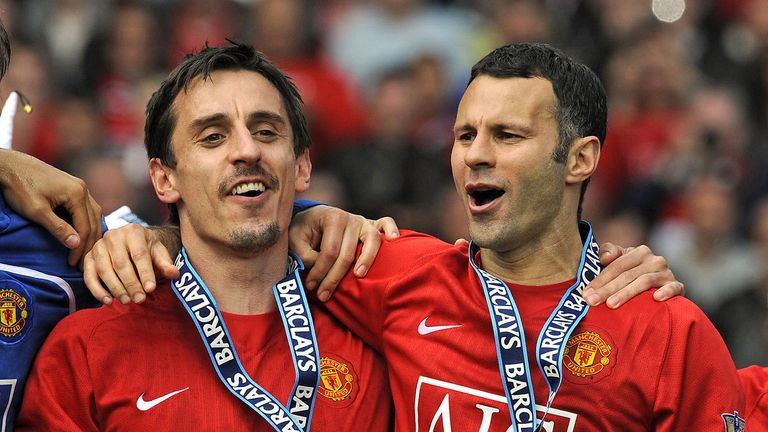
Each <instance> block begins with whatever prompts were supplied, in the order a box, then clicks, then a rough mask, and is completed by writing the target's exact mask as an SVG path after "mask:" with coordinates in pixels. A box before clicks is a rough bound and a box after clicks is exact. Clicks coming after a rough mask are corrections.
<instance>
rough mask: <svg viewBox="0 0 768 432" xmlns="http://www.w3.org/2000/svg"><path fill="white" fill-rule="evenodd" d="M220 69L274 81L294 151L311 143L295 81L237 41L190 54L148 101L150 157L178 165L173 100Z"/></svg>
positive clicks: (146, 129) (173, 212)
mask: <svg viewBox="0 0 768 432" xmlns="http://www.w3.org/2000/svg"><path fill="white" fill-rule="evenodd" d="M220 70H233V71H237V70H248V71H253V72H257V73H259V74H260V75H262V76H263V77H264V78H266V79H267V80H268V81H269V82H270V83H272V85H274V86H275V88H276V89H277V91H278V92H280V97H281V99H282V101H283V105H284V106H285V110H286V112H287V113H288V120H289V121H290V124H291V130H292V131H293V152H294V154H295V155H296V156H297V157H298V156H299V155H300V154H301V153H303V152H304V151H305V150H307V149H308V148H309V147H310V144H311V141H310V138H309V132H308V130H307V119H306V117H305V116H304V110H303V102H302V99H301V95H300V94H299V91H298V90H297V89H296V86H295V85H294V84H293V81H291V79H290V78H289V77H288V76H287V75H285V74H284V73H283V72H282V71H280V69H278V68H277V67H276V66H275V65H274V64H272V62H270V61H269V60H268V59H267V58H266V57H265V56H264V54H262V53H260V52H258V51H256V49H254V48H253V47H252V46H250V45H244V44H238V43H233V44H232V46H227V47H209V46H206V47H205V48H203V49H202V50H201V51H200V52H198V53H191V54H188V55H186V56H185V57H184V59H183V60H182V62H181V64H179V65H178V66H177V67H176V69H174V70H173V71H171V73H170V74H169V75H168V78H166V79H165V80H164V81H163V82H162V84H160V88H159V89H158V90H157V91H156V92H155V93H154V94H153V95H152V97H151V98H150V100H149V103H148V104H147V112H146V114H147V118H146V122H145V124H144V146H145V147H146V149H147V156H148V157H149V158H150V159H151V158H159V159H160V160H161V161H162V162H163V164H164V165H166V166H168V167H170V168H175V167H176V157H175V155H174V153H173V146H172V145H171V136H172V135H173V130H174V128H175V127H176V115H175V113H174V110H173V102H174V100H175V99H176V96H178V94H179V92H181V91H185V92H186V91H187V89H188V88H189V85H190V84H191V83H192V81H193V80H195V79H196V78H197V77H202V78H203V79H209V78H210V76H211V74H212V73H213V72H216V71H220ZM169 207H170V210H171V214H170V217H169V219H170V222H172V223H178V212H177V210H176V206H175V205H173V204H171V205H170V206H169Z"/></svg>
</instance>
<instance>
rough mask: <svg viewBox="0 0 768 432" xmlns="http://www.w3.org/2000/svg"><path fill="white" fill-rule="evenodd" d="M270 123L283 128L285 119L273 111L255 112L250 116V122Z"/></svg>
mask: <svg viewBox="0 0 768 432" xmlns="http://www.w3.org/2000/svg"><path fill="white" fill-rule="evenodd" d="M254 121H269V122H272V123H277V124H279V125H281V126H283V125H285V123H286V122H285V119H284V118H283V116H281V115H280V114H278V113H276V112H273V111H254V112H252V113H250V114H248V122H249V123H250V122H254Z"/></svg>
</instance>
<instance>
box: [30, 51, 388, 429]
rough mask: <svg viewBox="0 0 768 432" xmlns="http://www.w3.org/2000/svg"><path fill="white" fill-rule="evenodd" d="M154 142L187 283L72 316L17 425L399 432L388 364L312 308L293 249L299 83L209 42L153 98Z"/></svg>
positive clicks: (47, 351)
mask: <svg viewBox="0 0 768 432" xmlns="http://www.w3.org/2000/svg"><path fill="white" fill-rule="evenodd" d="M146 145H147V151H148V155H149V157H150V176H151V178H152V182H153V185H154V187H155V190H156V193H157V195H158V197H159V198H160V199H161V201H163V202H165V203H168V204H169V205H171V206H172V209H173V210H172V214H173V215H174V216H175V217H177V221H178V223H179V226H180V233H181V241H182V246H183V249H182V252H181V253H180V255H179V257H178V258H177V260H176V265H177V267H178V268H179V271H180V273H181V275H180V277H179V278H178V279H177V280H176V281H174V283H173V284H172V287H171V288H172V289H159V290H157V291H156V292H155V293H152V294H150V295H149V298H148V299H147V301H146V304H145V305H143V306H137V305H119V304H116V305H113V306H108V307H103V308H99V309H95V310H89V311H83V312H79V313H76V314H74V315H72V316H71V317H69V318H66V319H65V320H64V321H62V322H61V324H60V325H59V326H57V327H56V329H55V330H54V331H53V333H52V334H51V336H50V337H49V339H48V340H47V342H46V343H45V345H44V346H43V348H42V350H41V351H40V353H39V355H38V358H37V360H36V362H35V366H34V368H33V372H32V375H31V376H30V379H29V382H28V384H27V392H26V397H25V399H24V402H23V406H22V412H21V415H20V417H19V421H18V424H17V428H18V430H137V429H139V430H185V429H188V430H245V429H255V430H268V429H269V428H273V429H276V430H281V431H293V430H295V431H298V430H308V429H309V427H310V425H311V426H313V430H318V431H322V430H334V431H337V430H350V431H351V430H371V431H385V430H388V429H389V427H390V425H391V419H390V404H391V402H390V396H389V390H388V386H387V381H386V377H385V372H384V371H385V369H384V366H383V362H382V360H381V358H380V357H378V356H377V355H376V354H375V353H374V352H373V351H372V350H371V349H370V348H368V347H367V346H366V345H364V344H363V343H362V342H361V341H360V340H359V339H357V338H355V337H354V336H353V335H352V334H351V333H350V332H349V331H348V330H346V329H345V328H343V327H341V326H340V324H338V323H337V322H336V321H334V320H333V319H332V318H330V317H329V316H328V315H326V314H325V313H323V312H322V311H317V310H316V309H314V308H313V309H312V311H311V312H310V308H309V307H308V306H307V303H306V299H305V298H304V296H303V294H302V290H301V284H300V281H299V280H298V277H297V274H298V270H297V268H300V263H299V262H298V261H297V260H296V259H295V258H293V257H292V255H289V252H288V235H287V229H288V224H289V222H290V219H291V210H292V203H293V199H294V195H295V193H296V192H299V191H302V190H304V189H306V188H307V187H308V185H309V176H310V171H311V163H310V161H309V155H308V147H309V138H308V136H307V132H306V121H305V119H304V115H303V113H302V110H301V101H300V97H299V95H298V92H297V91H296V89H295V87H294V86H293V84H292V83H291V82H290V80H288V79H287V77H286V76H285V75H283V74H282V73H281V72H280V71H279V70H278V69H276V68H275V67H274V66H273V65H272V64H271V63H269V62H268V61H267V60H266V59H265V58H264V57H263V56H261V55H260V54H258V53H256V52H255V51H254V50H253V48H251V47H247V46H242V45H236V46H232V47H228V48H206V49H204V50H203V51H202V52H200V53H199V54H196V55H193V56H190V57H189V58H187V59H186V60H185V61H184V62H183V63H182V64H181V65H180V66H179V67H178V68H176V69H175V70H174V71H173V72H172V73H171V74H170V76H169V77H168V79H167V80H166V81H164V82H163V84H162V85H161V87H160V89H159V90H158V91H157V92H156V93H155V95H153V97H152V100H151V101H150V103H149V106H148V110H147V123H146ZM273 286H274V289H273ZM273 294H274V295H273ZM273 297H274V299H273ZM275 299H276V300H277V301H275ZM276 303H277V305H276ZM276 306H277V307H276ZM136 328H140V329H141V331H140V333H139V334H137V333H136V332H135V331H134V330H135V329H136ZM317 339H319V340H320V341H322V344H321V345H320V347H319V349H318V345H317ZM137 359H138V363H134V361H136V360H137ZM291 364H293V365H294V367H293V369H294V373H295V376H296V380H295V382H294V383H292V382H291V380H290V379H287V376H288V375H290V374H291V371H290V369H291V367H290V365H291ZM52 370H55V371H56V373H50V372H51V371H52Z"/></svg>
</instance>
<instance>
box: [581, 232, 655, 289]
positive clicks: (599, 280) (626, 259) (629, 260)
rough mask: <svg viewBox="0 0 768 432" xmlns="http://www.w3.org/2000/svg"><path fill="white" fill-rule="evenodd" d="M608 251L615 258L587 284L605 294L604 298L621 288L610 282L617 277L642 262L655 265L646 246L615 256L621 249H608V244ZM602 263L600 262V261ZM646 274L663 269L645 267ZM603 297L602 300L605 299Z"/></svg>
mask: <svg viewBox="0 0 768 432" xmlns="http://www.w3.org/2000/svg"><path fill="white" fill-rule="evenodd" d="M606 246H608V247H609V249H610V251H611V252H610V255H612V257H615V258H614V259H610V261H611V262H610V263H608V264H606V267H605V268H604V269H603V270H602V271H601V272H600V274H598V275H597V277H596V278H595V279H594V280H593V281H592V282H591V283H590V284H589V287H590V288H593V289H595V290H597V291H598V292H602V293H604V294H607V295H606V296H605V297H608V296H610V295H611V294H613V293H614V292H616V291H618V290H619V289H620V288H621V286H616V285H615V284H612V283H611V282H613V281H615V280H616V278H618V277H619V275H621V274H623V273H626V272H628V271H630V270H635V269H636V268H637V267H638V266H640V265H642V264H643V262H644V260H647V261H648V262H649V263H650V264H655V262H652V259H653V258H654V257H655V255H653V254H652V253H651V251H650V249H649V248H648V247H647V246H641V247H638V248H634V249H631V248H627V249H625V250H624V251H623V254H621V256H616V254H618V252H619V251H620V250H621V248H618V247H615V246H614V248H610V246H611V245H610V244H606ZM601 261H602V260H601ZM646 268H647V270H646V271H647V272H653V271H658V270H660V269H662V268H663V267H658V268H650V267H646ZM605 297H604V298H605Z"/></svg>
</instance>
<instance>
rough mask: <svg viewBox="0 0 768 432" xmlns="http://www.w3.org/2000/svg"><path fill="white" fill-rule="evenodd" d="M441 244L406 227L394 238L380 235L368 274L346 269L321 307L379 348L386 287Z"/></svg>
mask: <svg viewBox="0 0 768 432" xmlns="http://www.w3.org/2000/svg"><path fill="white" fill-rule="evenodd" d="M445 247H448V245H447V244H446V243H444V242H442V241H440V240H438V239H436V238H434V237H431V236H428V235H425V234H420V233H415V232H412V231H407V230H402V231H401V234H400V237H398V238H396V239H394V240H387V239H385V238H382V244H381V248H380V249H379V252H378V254H377V255H376V259H375V261H374V263H373V265H372V266H371V268H370V269H369V270H368V274H367V275H366V276H365V277H364V278H358V277H357V276H355V275H354V274H353V273H352V271H351V270H350V271H349V272H347V275H346V276H345V277H344V279H342V281H341V283H340V284H339V287H338V288H337V289H336V291H335V292H334V294H333V297H332V298H331V300H329V301H328V302H326V303H325V304H324V307H325V308H327V310H328V311H329V312H330V313H331V315H333V316H334V317H335V318H336V319H338V320H339V321H340V322H341V323H342V324H344V325H345V326H346V327H347V328H349V329H350V330H351V331H352V332H353V333H355V334H356V335H357V336H358V337H360V338H361V339H362V340H363V341H365V342H366V343H367V344H368V345H370V346H371V347H373V348H374V349H375V350H377V351H378V352H383V340H382V339H383V338H382V333H383V329H384V325H385V319H386V315H387V310H388V307H389V306H388V297H387V295H388V292H389V290H390V288H391V287H392V286H393V285H394V284H398V283H402V281H403V280H406V279H407V278H408V274H409V273H410V271H411V270H412V269H413V268H415V267H417V266H418V265H420V263H421V261H422V260H423V259H424V257H425V255H427V254H430V253H432V252H434V251H435V249H436V248H437V249H440V248H445ZM358 253H359V250H358Z"/></svg>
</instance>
